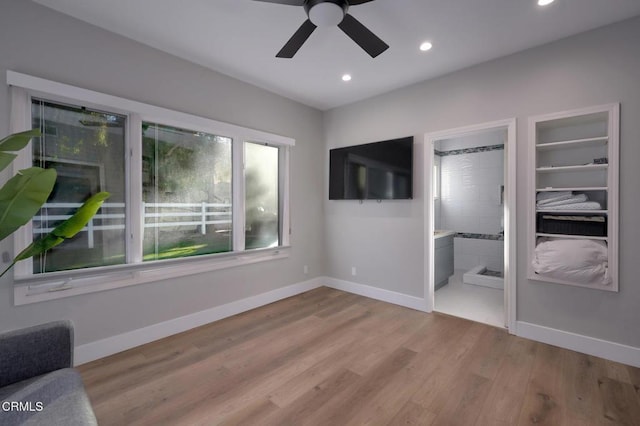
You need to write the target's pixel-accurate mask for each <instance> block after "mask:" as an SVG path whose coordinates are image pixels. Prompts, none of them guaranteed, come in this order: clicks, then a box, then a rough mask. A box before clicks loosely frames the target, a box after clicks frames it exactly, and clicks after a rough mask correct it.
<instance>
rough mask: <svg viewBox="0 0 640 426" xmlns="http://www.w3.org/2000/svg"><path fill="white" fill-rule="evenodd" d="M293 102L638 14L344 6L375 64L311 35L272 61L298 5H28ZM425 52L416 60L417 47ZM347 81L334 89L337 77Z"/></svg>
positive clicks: (554, 8)
mask: <svg viewBox="0 0 640 426" xmlns="http://www.w3.org/2000/svg"><path fill="white" fill-rule="evenodd" d="M34 1H35V2H37V3H40V4H42V5H44V6H47V7H50V8H53V9H55V10H58V11H60V12H62V13H65V14H68V15H71V16H73V17H76V18H78V19H81V20H83V21H86V22H89V23H91V24H94V25H97V26H99V27H102V28H105V29H107V30H109V31H112V32H114V33H118V34H121V35H123V36H126V37H129V38H131V39H133V40H137V41H139V42H141V43H144V44H147V45H149V46H152V47H155V48H157V49H160V50H163V51H166V52H168V53H171V54H173V55H176V56H178V57H181V58H183V59H186V60H189V61H192V62H195V63H197V64H200V65H203V66H205V67H208V68H211V69H213V70H216V71H219V72H222V73H224V74H228V75H231V76H233V77H235V78H238V79H240V80H243V81H246V82H249V83H252V84H254V85H256V86H259V87H262V88H265V89H267V90H270V91H273V92H275V93H278V94H280V95H282V96H286V97H288V98H291V99H294V100H296V101H299V102H302V103H304V104H307V105H310V106H313V107H316V108H319V109H321V110H326V109H330V108H333V107H336V106H340V105H344V104H347V103H351V102H354V101H357V100H360V99H365V98H368V97H371V96H374V95H377V94H380V93H384V92H388V91H390V90H393V89H395V88H398V87H402V86H406V85H408V84H411V83H415V82H418V81H422V80H427V79H430V78H434V77H437V76H440V75H444V74H447V73H449V72H452V71H455V70H458V69H462V68H466V67H469V66H471V65H474V64H477V63H480V62H485V61H487V60H490V59H493V58H497V57H501V56H505V55H508V54H510V53H514V52H518V51H520V50H524V49H527V48H530V47H533V46H537V45H540V44H544V43H547V42H550V41H553V40H557V39H560V38H564V37H567V36H570V35H573V34H577V33H580V32H583V31H587V30H589V29H593V28H596V27H599V26H602V25H606V24H609V23H612V22H616V21H620V20H623V19H625V18H629V17H632V16H636V15H639V14H640V1H639V0H556V1H555V3H552V4H551V5H550V6H547V7H540V6H538V5H537V4H536V0H430V1H427V0H375V1H372V2H369V3H365V4H361V5H357V6H353V7H351V8H350V9H349V13H351V14H352V15H353V16H354V17H355V18H357V19H358V20H359V21H361V22H362V23H363V24H364V25H365V26H367V27H368V28H369V29H370V30H371V31H373V32H374V33H375V34H376V35H378V37H380V38H381V39H382V40H384V41H385V42H386V43H387V44H389V46H390V48H389V49H388V50H387V51H386V52H384V53H382V54H381V55H380V56H378V57H377V58H375V59H372V58H371V57H370V56H368V55H367V54H366V53H365V52H364V51H363V50H361V49H360V48H359V47H358V46H357V45H356V44H355V43H354V42H353V41H352V40H351V39H349V38H348V37H347V36H346V35H345V34H344V33H343V32H342V31H340V30H339V29H338V28H318V29H317V30H316V31H315V32H314V33H313V34H312V35H311V37H310V38H309V40H308V41H307V43H305V44H304V46H302V48H301V49H300V51H299V52H298V53H297V55H296V56H295V57H294V58H293V59H279V58H276V57H275V54H276V53H277V52H278V51H279V50H280V48H281V47H282V46H283V45H284V43H285V42H286V41H287V40H288V39H289V37H291V35H293V33H294V32H295V31H296V30H297V28H298V27H299V26H300V25H301V24H302V22H304V20H305V19H306V14H305V12H304V9H303V8H302V7H296V6H285V5H279V4H274V3H264V2H258V1H253V0H183V1H176V0H109V1H104V0H34ZM425 40H429V41H431V42H432V43H433V45H434V47H433V49H432V50H431V51H429V52H426V53H423V52H420V51H419V50H418V46H419V44H420V43H421V42H422V41H425ZM344 73H350V74H351V75H352V76H353V80H352V81H350V82H348V83H344V82H343V81H342V80H341V76H342V75H343V74H344Z"/></svg>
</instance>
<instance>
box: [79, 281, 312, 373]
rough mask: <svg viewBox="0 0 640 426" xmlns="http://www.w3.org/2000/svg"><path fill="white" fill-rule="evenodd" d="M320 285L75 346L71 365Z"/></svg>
mask: <svg viewBox="0 0 640 426" xmlns="http://www.w3.org/2000/svg"><path fill="white" fill-rule="evenodd" d="M323 282H324V277H318V278H313V279H311V280H308V281H304V282H301V283H297V284H293V285H290V286H287V287H282V288H278V289H276V290H272V291H269V292H267V293H262V294H258V295H256V296H251V297H248V298H246V299H242V300H237V301H235V302H231V303H227V304H226V305H221V306H216V307H214V308H211V309H207V310H204V311H200V312H195V313H193V314H189V315H185V316H183V317H179V318H175V319H172V320H169V321H164V322H161V323H158V324H153V325H150V326H148V327H143V328H139V329H137V330H132V331H128V332H126V333H122V334H118V335H116V336H111V337H107V338H106V339H102V340H97V341H95V342H91V343H86V344H84V345H80V346H77V347H76V348H75V351H74V359H75V365H80V364H84V363H86V362H89V361H93V360H96V359H99V358H103V357H105V356H108V355H113V354H115V353H118V352H122V351H124V350H127V349H131V348H133V347H136V346H140V345H144V344H145V343H149V342H152V341H154V340H158V339H162V338H164V337H168V336H171V335H173V334H177V333H182V332H183V331H187V330H191V329H192V328H195V327H199V326H201V325H205V324H209V323H211V322H214V321H218V320H220V319H223V318H227V317H230V316H232V315H236V314H239V313H242V312H246V311H248V310H251V309H254V308H258V307H260V306H264V305H267V304H269V303H273V302H276V301H278V300H281V299H285V298H287V297H291V296H295V295H297V294H300V293H304V292H305V291H309V290H313V289H314V288H318V287H321V286H322V285H323Z"/></svg>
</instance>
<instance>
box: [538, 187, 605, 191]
mask: <svg viewBox="0 0 640 426" xmlns="http://www.w3.org/2000/svg"><path fill="white" fill-rule="evenodd" d="M608 190H609V187H608V186H583V187H573V188H538V189H536V192H559V191H581V192H582V191H608Z"/></svg>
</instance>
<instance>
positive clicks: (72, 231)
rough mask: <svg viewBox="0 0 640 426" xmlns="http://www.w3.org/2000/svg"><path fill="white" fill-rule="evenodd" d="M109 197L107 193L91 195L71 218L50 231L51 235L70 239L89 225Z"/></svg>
mask: <svg viewBox="0 0 640 426" xmlns="http://www.w3.org/2000/svg"><path fill="white" fill-rule="evenodd" d="M110 196H111V194H109V193H108V192H98V193H97V194H94V195H92V196H91V197H89V199H88V200H87V201H85V202H84V204H83V205H82V206H80V208H79V209H78V210H77V211H76V212H75V213H74V214H73V216H71V217H70V218H69V219H67V220H65V221H64V222H62V223H61V224H59V225H58V226H56V227H55V229H54V230H53V231H51V234H53V235H55V236H56V237H61V238H64V239H68V238H72V237H73V236H75V235H76V234H77V233H78V232H80V231H81V230H82V228H84V227H85V226H87V223H89V221H90V220H91V218H92V217H93V216H95V214H96V213H97V212H98V209H100V207H101V206H102V203H104V200H106V199H107V198H109V197H110Z"/></svg>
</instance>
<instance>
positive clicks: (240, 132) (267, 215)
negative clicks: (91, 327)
mask: <svg viewBox="0 0 640 426" xmlns="http://www.w3.org/2000/svg"><path fill="white" fill-rule="evenodd" d="M7 81H8V83H9V84H10V85H12V86H13V87H12V128H13V129H15V131H20V130H26V129H27V128H40V129H42V136H41V137H40V138H38V139H37V140H35V139H34V141H33V142H32V143H31V145H30V148H27V149H25V150H23V152H21V153H20V155H19V156H18V159H17V160H16V162H15V163H14V168H15V169H16V170H19V169H21V168H24V167H28V166H30V165H32V164H33V165H38V166H42V167H48V168H54V169H56V171H57V173H58V179H57V183H56V186H55V187H54V190H53V192H52V194H51V196H50V197H49V199H48V201H47V203H46V204H45V206H44V207H43V208H42V209H41V211H40V212H39V213H38V214H37V216H36V217H35V218H34V220H33V221H32V222H31V224H29V225H28V226H26V227H24V229H23V230H22V231H19V234H18V235H17V237H16V244H15V250H16V253H17V252H19V251H20V250H21V249H22V248H24V247H25V246H27V245H28V244H29V243H31V242H32V241H33V239H34V238H38V237H40V236H41V235H43V234H45V233H47V232H48V231H49V230H51V229H52V228H53V227H55V226H56V224H57V223H59V222H60V221H62V220H64V219H66V218H67V217H69V216H70V215H71V214H72V212H73V211H74V210H75V209H76V208H77V207H79V206H80V205H81V203H82V202H83V201H84V200H86V199H87V198H88V197H89V196H90V195H92V194H94V193H96V192H98V191H108V192H110V193H111V197H110V198H109V199H108V200H107V201H106V202H105V203H104V204H103V206H102V208H101V209H100V210H99V211H98V214H97V215H96V216H95V217H94V218H93V219H92V221H91V222H90V223H89V224H88V225H87V226H86V227H85V228H84V229H83V230H82V231H81V232H80V233H79V234H78V235H77V236H76V237H75V238H74V239H72V240H70V241H66V242H65V243H64V244H61V245H60V246H58V247H56V248H54V249H53V250H50V251H49V252H47V253H46V254H45V255H43V256H41V257H39V258H35V259H29V260H25V261H22V262H19V263H18V264H17V265H16V269H15V277H16V283H17V286H16V291H15V295H16V304H23V303H31V302H36V301H40V300H47V299H51V298H58V297H65V296H67V295H73V294H81V293H87V292H91V291H97V290H102V289H106V288H113V287H120V286H125V285H132V284H137V283H141V282H149V281H153V280H158V279H164V278H170V277H172V276H183V275H186V274H189V273H198V272H203V271H207V270H214V269H220V268H225V267H231V266H237V265H241V264H246V263H254V262H256V261H264V260H270V259H277V258H281V257H286V256H288V251H287V250H286V248H287V247H288V244H289V213H288V190H289V185H288V161H289V146H292V145H293V144H294V141H293V140H292V139H290V138H286V137H282V136H278V135H273V134H269V133H265V132H261V131H256V130H252V129H247V128H243V127H239V126H235V125H230V124H227V123H221V122H216V121H213V120H209V119H205V118H201V117H196V116H192V115H189V114H184V113H180V112H176V111H171V110H167V109H164V108H159V107H155V106H151V105H147V104H142V103H138V102H134V101H130V100H127V99H122V98H117V97H112V96H109V95H105V94H100V93H97V92H92V91H88V90H84V89H79V88H75V87H72V86H67V85H62V84H59V83H55V82H50V81H47V80H42V79H38V78H35V77H31V76H26V75H24V74H18V73H15V72H12V71H9V72H8V73H7ZM283 249H285V250H283ZM238 253H242V256H238V255H237V254H238ZM185 262H187V263H188V264H185ZM52 289H55V290H60V291H55V292H52V291H50V290H52ZM62 290H65V291H64V294H62V293H63V292H62Z"/></svg>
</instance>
